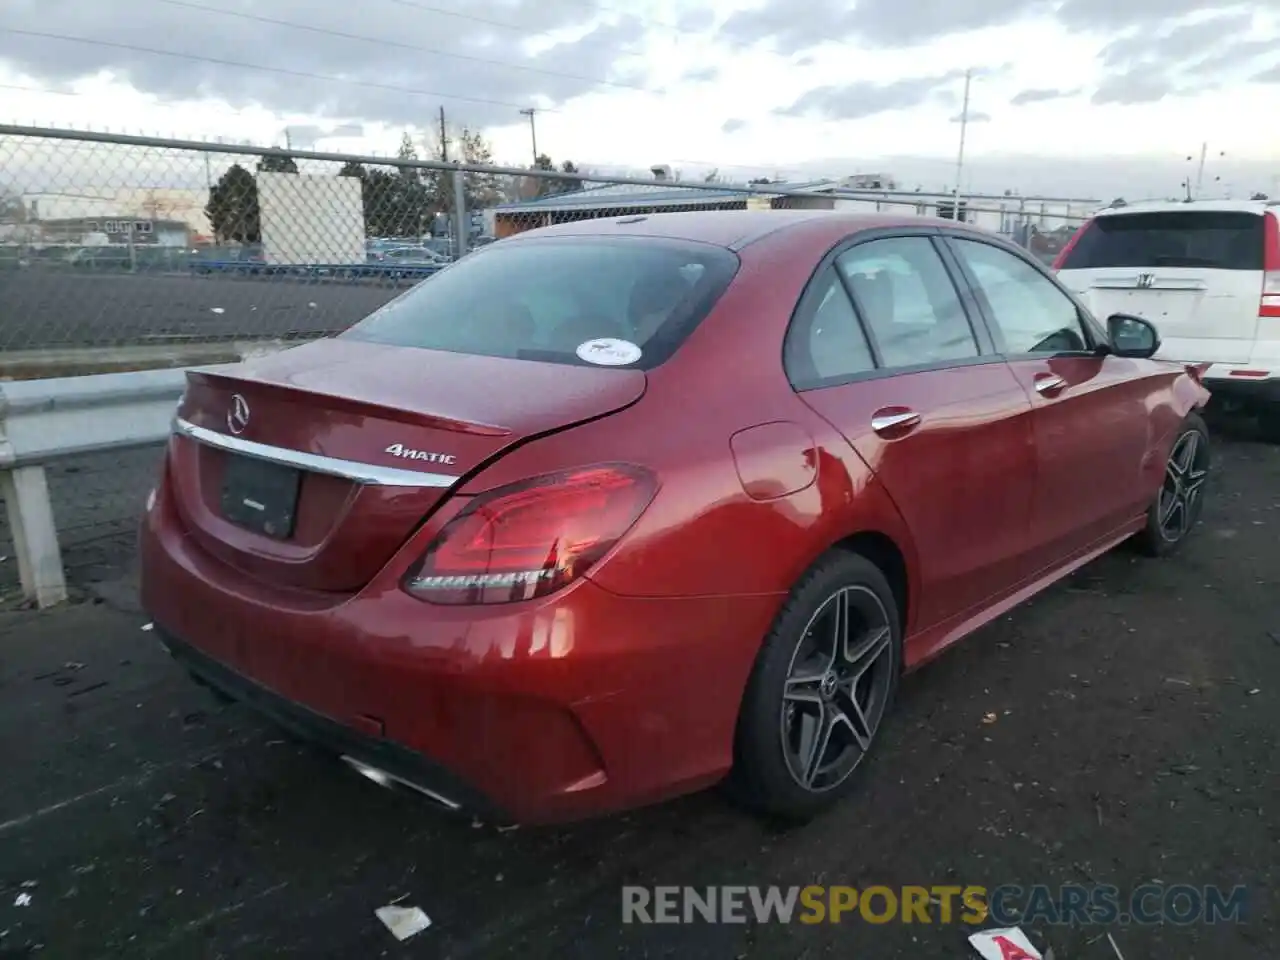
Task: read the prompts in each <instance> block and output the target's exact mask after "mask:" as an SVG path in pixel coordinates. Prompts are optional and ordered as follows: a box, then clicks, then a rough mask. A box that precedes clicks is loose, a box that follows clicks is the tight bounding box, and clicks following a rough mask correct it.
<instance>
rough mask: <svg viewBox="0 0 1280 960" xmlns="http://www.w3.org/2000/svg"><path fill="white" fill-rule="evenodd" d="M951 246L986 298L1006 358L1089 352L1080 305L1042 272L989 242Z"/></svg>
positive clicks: (954, 241)
mask: <svg viewBox="0 0 1280 960" xmlns="http://www.w3.org/2000/svg"><path fill="white" fill-rule="evenodd" d="M950 243H951V245H952V249H954V250H955V252H956V255H957V256H958V257H959V258H960V260H961V261H962V262H963V263H964V264H965V266H967V267H968V268H969V272H970V273H971V274H972V275H973V278H974V281H975V283H976V284H977V286H978V290H979V292H980V293H981V294H982V296H983V297H984V298H985V299H986V301H987V306H988V307H989V308H990V310H991V318H992V320H993V321H994V322H995V325H996V327H997V328H998V331H997V332H998V333H999V334H1000V336H1001V338H1002V339H1003V341H1004V351H1005V353H1010V354H1026V353H1070V352H1076V351H1081V350H1087V349H1088V343H1089V341H1088V339H1087V338H1086V337H1085V335H1084V328H1083V327H1082V326H1081V323H1080V312H1079V311H1078V310H1077V309H1076V305H1075V304H1074V303H1073V302H1072V301H1071V299H1070V298H1069V297H1068V296H1067V295H1066V294H1065V293H1063V292H1062V291H1061V290H1059V289H1058V288H1057V287H1056V286H1054V285H1053V283H1052V282H1050V281H1049V280H1048V278H1046V277H1045V276H1044V274H1042V273H1041V272H1040V271H1039V270H1037V269H1036V268H1035V267H1033V266H1032V265H1031V264H1029V263H1027V262H1026V261H1025V260H1023V259H1022V258H1021V257H1017V256H1014V255H1013V254H1012V253H1009V252H1008V251H1007V250H1001V249H1000V248H999V247H994V246H992V245H991V244H989V243H979V242H978V241H976V240H960V239H952V240H951V241H950Z"/></svg>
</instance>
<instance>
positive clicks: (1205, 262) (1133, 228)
mask: <svg viewBox="0 0 1280 960" xmlns="http://www.w3.org/2000/svg"><path fill="white" fill-rule="evenodd" d="M1262 227H1263V219H1262V217H1260V216H1258V215H1257V214H1255V213H1217V212H1211V211H1208V210H1203V211H1196V210H1185V211H1184V210H1178V211H1170V212H1168V213H1124V214H1116V215H1113V216H1104V217H1098V218H1097V219H1096V220H1094V221H1093V222H1092V223H1091V224H1089V226H1088V227H1087V228H1086V229H1085V231H1084V232H1083V233H1082V234H1081V235H1080V240H1079V241H1078V242H1077V243H1076V245H1075V246H1074V247H1072V248H1071V251H1070V253H1068V254H1067V257H1066V260H1065V261H1064V262H1063V264H1062V266H1061V268H1060V269H1063V270H1091V269H1097V268H1099V267H1208V268H1211V269H1215V270H1261V269H1262V246H1263V231H1262Z"/></svg>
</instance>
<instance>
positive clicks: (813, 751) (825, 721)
mask: <svg viewBox="0 0 1280 960" xmlns="http://www.w3.org/2000/svg"><path fill="white" fill-rule="evenodd" d="M838 716H839V714H838V713H837V712H836V711H834V710H828V709H827V708H826V707H825V706H824V707H821V708H819V713H818V716H817V717H816V718H815V717H812V716H808V715H806V716H804V717H803V718H801V721H800V722H801V728H800V756H801V757H803V758H804V773H803V775H802V776H803V779H804V785H805V786H806V787H811V786H813V781H814V780H815V779H817V776H818V772H819V771H820V770H821V769H822V760H823V758H824V757H825V756H826V755H827V747H828V746H829V745H830V743H831V731H832V730H833V729H834V728H835V720H836V718H837V717H838Z"/></svg>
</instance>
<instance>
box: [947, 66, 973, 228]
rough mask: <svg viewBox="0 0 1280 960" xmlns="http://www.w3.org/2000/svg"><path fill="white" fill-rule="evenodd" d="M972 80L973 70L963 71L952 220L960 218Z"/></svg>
mask: <svg viewBox="0 0 1280 960" xmlns="http://www.w3.org/2000/svg"><path fill="white" fill-rule="evenodd" d="M972 80H973V71H972V70H966V71H965V72H964V106H963V107H961V108H960V153H959V154H958V155H957V157H956V194H955V202H954V205H953V206H952V208H951V217H952V219H953V220H957V221H958V220H959V219H960V182H961V180H962V179H963V177H964V135H965V133H966V131H967V129H968V126H969V84H970V82H971V81H972Z"/></svg>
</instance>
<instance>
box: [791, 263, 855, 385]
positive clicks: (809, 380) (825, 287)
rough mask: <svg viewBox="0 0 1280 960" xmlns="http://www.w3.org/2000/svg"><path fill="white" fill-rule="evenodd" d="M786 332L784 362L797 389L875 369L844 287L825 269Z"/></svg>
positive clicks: (833, 273) (831, 271)
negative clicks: (802, 309)
mask: <svg viewBox="0 0 1280 960" xmlns="http://www.w3.org/2000/svg"><path fill="white" fill-rule="evenodd" d="M812 297H813V299H812V300H810V301H809V304H810V305H808V306H806V308H805V311H804V313H803V314H802V315H800V316H798V317H797V318H796V322H795V323H794V324H792V326H791V329H790V330H789V331H788V332H787V341H786V345H785V347H784V349H783V363H784V364H785V365H786V369H787V375H788V376H789V377H790V378H791V382H792V383H793V384H795V386H797V387H798V388H800V389H804V388H806V387H811V386H814V385H816V384H818V383H822V382H824V381H828V380H837V379H840V378H842V377H850V376H853V375H854V374H858V373H865V372H867V371H868V370H874V369H875V360H874V359H873V358H872V356H871V348H870V347H869V346H868V345H867V338H866V335H865V334H864V333H863V332H862V326H861V325H860V324H859V323H858V317H857V315H856V314H855V313H854V312H853V304H852V303H851V302H850V301H849V295H848V294H847V293H845V289H844V284H842V283H841V282H840V278H839V277H837V276H836V273H835V271H834V270H831V269H828V270H827V271H826V273H825V274H824V275H823V277H822V278H821V279H820V280H818V281H817V284H816V286H815V288H814V292H813V295H812Z"/></svg>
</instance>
